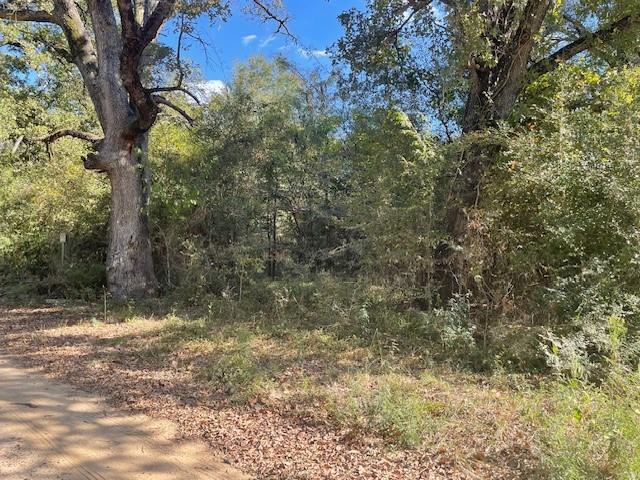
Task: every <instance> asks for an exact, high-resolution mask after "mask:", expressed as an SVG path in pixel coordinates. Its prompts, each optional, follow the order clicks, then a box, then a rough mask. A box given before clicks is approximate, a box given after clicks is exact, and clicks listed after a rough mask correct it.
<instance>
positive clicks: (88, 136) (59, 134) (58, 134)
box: [36, 128, 103, 145]
mask: <svg viewBox="0 0 640 480" xmlns="http://www.w3.org/2000/svg"><path fill="white" fill-rule="evenodd" d="M63 137H73V138H78V139H80V140H85V141H87V142H91V143H93V144H96V143H98V142H100V141H102V140H103V138H102V137H101V136H100V135H96V134H95V133H89V132H82V131H80V130H74V129H71V128H63V129H61V130H57V131H55V132H53V133H50V134H49V135H46V136H44V137H41V138H37V139H36V140H37V141H39V142H44V143H46V144H47V145H48V144H51V143H53V142H55V141H56V140H59V139H61V138H63Z"/></svg>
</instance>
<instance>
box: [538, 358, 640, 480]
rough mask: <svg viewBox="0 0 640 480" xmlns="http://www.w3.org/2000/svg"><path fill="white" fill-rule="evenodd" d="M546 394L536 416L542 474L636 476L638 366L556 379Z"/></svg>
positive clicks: (639, 467)
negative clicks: (598, 377)
mask: <svg viewBox="0 0 640 480" xmlns="http://www.w3.org/2000/svg"><path fill="white" fill-rule="evenodd" d="M549 395H550V396H551V399H552V400H551V401H550V403H549V404H548V405H547V406H546V407H545V408H544V410H540V411H539V412H538V416H537V417H536V422H537V424H538V425H539V427H540V431H539V434H538V435H539V442H540V444H541V449H542V452H541V453H542V466H543V471H544V472H543V474H544V476H545V478H551V479H558V480H561V479H562V480H582V479H584V480H592V479H603V480H604V479H614V478H615V479H626V480H633V479H637V478H640V372H635V373H630V372H628V371H618V372H616V373H614V374H613V375H611V376H610V377H609V378H608V379H607V380H606V381H605V382H604V383H603V384H602V385H600V386H589V385H586V384H583V383H581V382H576V381H574V382H570V383H568V384H565V385H564V386H558V385H557V384H556V385H554V387H553V391H551V392H549Z"/></svg>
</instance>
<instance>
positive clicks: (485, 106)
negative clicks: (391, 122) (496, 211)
mask: <svg viewBox="0 0 640 480" xmlns="http://www.w3.org/2000/svg"><path fill="white" fill-rule="evenodd" d="M550 5H551V0H528V2H527V4H526V5H525V7H524V11H523V13H522V16H521V18H519V19H518V18H516V17H514V16H513V14H512V8H511V5H510V2H507V3H506V4H505V6H504V7H503V8H502V9H498V10H496V9H491V8H489V4H488V3H487V4H486V5H485V6H484V7H483V8H484V9H485V10H484V12H483V14H484V15H485V17H486V18H490V19H491V21H492V22H493V25H495V26H497V28H498V29H499V32H498V34H497V35H486V40H487V42H488V43H489V44H490V45H491V49H492V54H493V56H494V58H495V60H496V62H495V64H494V65H491V66H487V65H486V64H485V63H484V62H483V61H482V60H481V59H479V58H475V57H472V58H471V59H470V62H469V63H470V65H469V67H470V91H469V95H468V97H467V102H466V105H465V112H464V117H463V120H462V133H463V134H471V133H474V132H481V131H484V130H486V129H489V128H492V127H495V126H496V125H497V124H498V122H500V121H503V120H506V119H507V118H508V117H509V115H511V112H512V111H513V108H514V106H515V104H516V101H517V98H518V96H519V94H520V92H521V91H522V89H523V88H524V86H525V85H526V83H527V76H528V73H529V71H528V63H529V60H530V58H531V53H532V51H533V48H534V45H535V36H536V35H537V34H538V32H539V31H540V29H541V27H542V24H543V21H544V19H545V17H546V15H547V11H548V10H549V7H550ZM498 153H499V151H498V149H497V148H492V147H487V146H483V145H479V144H475V143H472V144H471V145H470V146H469V147H468V148H467V149H466V150H465V151H464V152H463V154H462V164H461V166H460V168H459V174H458V176H457V177H456V179H455V182H454V186H453V188H452V190H451V194H450V196H449V198H448V199H447V207H446V211H445V224H444V226H445V229H446V232H447V234H448V236H449V242H448V243H446V244H441V245H439V247H438V249H437V250H436V257H437V258H436V264H437V265H438V270H439V271H438V272H437V273H438V276H439V278H440V281H441V288H440V297H441V300H443V301H448V300H449V299H450V298H451V297H452V296H453V295H455V294H456V293H468V292H471V293H477V292H478V290H479V289H480V288H481V283H485V284H486V283H488V281H489V279H488V278H487V277H488V276H490V269H491V266H490V260H489V259H485V260H486V263H484V264H482V265H475V266H472V265H470V264H469V261H470V260H469V253H470V250H471V249H473V248H474V246H473V241H472V240H471V237H472V234H473V232H472V228H471V226H470V224H471V215H472V211H473V209H475V207H477V205H478V202H479V200H480V192H481V182H482V178H483V176H484V174H485V171H486V169H487V166H488V165H487V164H488V163H489V162H491V161H492V160H494V159H495V157H496V156H497V154H498ZM474 261H477V259H475V260H474ZM472 267H475V268H472ZM474 270H475V271H480V270H482V271H483V275H481V277H482V278H471V275H470V273H471V271H474ZM487 273H488V274H487Z"/></svg>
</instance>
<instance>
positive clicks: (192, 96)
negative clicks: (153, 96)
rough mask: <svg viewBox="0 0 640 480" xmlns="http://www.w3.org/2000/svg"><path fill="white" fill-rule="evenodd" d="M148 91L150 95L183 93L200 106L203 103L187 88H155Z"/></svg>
mask: <svg viewBox="0 0 640 480" xmlns="http://www.w3.org/2000/svg"><path fill="white" fill-rule="evenodd" d="M146 90H147V92H149V93H158V92H182V93H184V94H185V95H188V96H189V97H191V98H192V99H193V101H194V102H196V103H197V104H198V105H200V103H201V102H200V99H199V98H198V97H197V96H196V95H195V94H194V93H193V92H190V91H189V90H187V89H186V88H184V87H180V86H175V87H153V88H147V89H146Z"/></svg>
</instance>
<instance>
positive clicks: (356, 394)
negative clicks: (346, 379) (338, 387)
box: [332, 375, 443, 447]
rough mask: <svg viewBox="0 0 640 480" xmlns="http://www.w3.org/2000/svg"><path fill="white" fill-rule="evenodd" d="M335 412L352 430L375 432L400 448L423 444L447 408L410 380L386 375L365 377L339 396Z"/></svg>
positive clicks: (334, 407) (334, 406)
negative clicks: (373, 377)
mask: <svg viewBox="0 0 640 480" xmlns="http://www.w3.org/2000/svg"><path fill="white" fill-rule="evenodd" d="M335 402H336V403H335V404H334V405H333V407H332V409H333V413H334V415H335V416H336V417H337V419H338V420H339V421H341V422H342V423H345V424H347V425H349V426H351V427H352V428H366V429H371V430H374V431H376V432H378V433H379V434H381V435H383V436H385V437H386V438H388V439H390V440H392V441H394V442H396V443H397V444H398V445H402V446H406V447H412V446H418V445H419V444H420V443H422V441H423V439H424V435H425V434H426V433H427V432H428V431H429V429H430V425H431V423H432V422H434V421H435V418H436V417H438V416H439V415H440V414H441V413H442V411H443V406H442V405H440V404H438V403H434V402H431V401H429V400H427V399H425V398H424V397H423V396H422V395H421V394H420V390H419V388H418V386H417V385H416V384H415V383H413V382H410V381H408V380H407V379H406V377H402V376H395V375H386V376H384V377H381V378H379V379H377V380H373V379H372V378H371V377H368V376H364V377H362V378H360V379H358V380H356V381H355V382H354V383H353V384H351V385H350V387H349V390H348V391H347V392H346V394H345V395H344V396H343V397H338V398H337V400H335Z"/></svg>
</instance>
